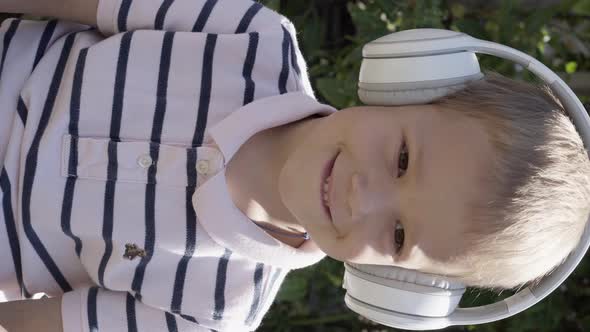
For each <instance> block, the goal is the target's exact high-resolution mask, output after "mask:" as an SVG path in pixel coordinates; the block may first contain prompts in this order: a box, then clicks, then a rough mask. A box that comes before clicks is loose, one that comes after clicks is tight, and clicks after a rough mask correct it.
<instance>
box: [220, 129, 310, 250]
mask: <svg viewBox="0 0 590 332" xmlns="http://www.w3.org/2000/svg"><path fill="white" fill-rule="evenodd" d="M311 122H313V121H312V119H311V118H306V119H303V120H300V121H297V122H292V123H289V124H286V125H283V126H279V127H275V128H270V129H267V130H264V131H261V132H259V133H257V134H256V135H254V136H252V137H251V138H250V139H249V140H248V141H246V142H245V143H244V144H243V145H242V146H241V147H240V149H239V150H238V151H237V152H236V154H235V155H234V157H233V158H232V160H231V161H230V162H229V163H228V165H227V167H226V180H227V184H228V190H229V192H230V195H231V197H232V200H233V201H234V203H235V205H236V207H238V208H239V209H240V210H241V211H242V212H243V213H244V214H245V215H246V216H247V217H248V218H249V219H251V220H253V221H255V222H256V224H258V225H262V226H264V227H262V228H263V229H265V230H266V231H267V233H268V234H269V235H271V236H273V237H274V238H276V239H277V240H279V241H281V242H283V243H286V244H289V245H291V246H293V247H298V246H300V245H301V244H302V243H303V242H304V239H303V238H293V237H291V236H284V235H282V234H281V232H283V233H285V232H286V233H292V234H293V235H296V234H300V235H302V234H304V233H305V229H304V228H303V226H301V225H300V224H299V222H298V221H297V219H296V218H295V217H294V216H293V215H292V214H291V212H290V211H289V210H288V209H287V207H285V205H284V204H283V202H282V200H281V197H280V194H279V190H278V183H279V175H280V172H281V169H282V167H283V165H284V164H285V162H286V161H287V158H288V157H289V155H290V154H291V153H292V151H294V149H295V148H296V147H297V143H298V142H301V137H303V135H304V134H305V133H307V132H308V131H309V129H310V126H311V125H312V123H311ZM252 165H256V167H252ZM270 229H274V230H278V232H273V231H271V230H270Z"/></svg>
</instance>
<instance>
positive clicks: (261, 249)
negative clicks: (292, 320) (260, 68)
mask: <svg viewBox="0 0 590 332" xmlns="http://www.w3.org/2000/svg"><path fill="white" fill-rule="evenodd" d="M336 111H337V110H336V109H334V108H333V107H331V106H328V105H324V104H320V103H318V102H317V101H316V100H315V99H313V98H312V97H310V96H308V95H306V94H304V93H301V92H291V93H285V94H282V95H277V96H272V97H268V98H263V99H258V100H256V101H254V102H252V103H249V104H247V105H245V106H243V107H241V108H240V109H238V110H236V111H235V112H233V113H231V114H230V115H229V116H227V117H226V118H224V119H223V120H222V121H220V122H218V123H217V124H215V125H214V126H213V127H212V128H210V129H209V135H210V136H211V138H212V139H213V140H214V141H215V144H216V145H217V146H218V147H219V149H220V150H221V153H222V154H223V157H224V159H225V163H224V166H226V165H227V163H228V162H229V161H230V160H231V159H232V157H233V156H234V154H235V153H236V152H237V151H238V149H239V148H240V146H242V144H244V143H245V142H246V141H247V140H248V139H249V138H250V137H252V136H253V135H254V134H256V133H258V132H260V131H262V130H265V129H268V128H273V127H277V126H280V125H283V124H287V123H291V122H294V121H297V120H300V119H303V118H305V117H308V116H310V115H313V114H320V115H323V116H327V115H330V114H332V113H334V112H336ZM193 206H194V208H195V212H196V214H197V217H198V218H199V222H200V223H201V225H202V226H203V228H204V229H205V231H207V233H208V234H209V236H210V237H211V238H212V239H213V240H214V241H215V242H217V243H219V244H220V245H222V246H224V247H226V248H228V249H229V250H231V251H233V252H236V253H238V254H240V255H242V256H244V257H247V258H249V259H252V260H254V261H257V262H262V263H266V264H270V265H274V266H279V267H284V268H289V269H295V268H302V267H305V266H309V265H312V264H315V263H317V262H318V261H320V260H321V259H322V258H324V257H325V255H326V254H325V253H323V252H322V251H321V250H320V248H319V247H318V246H317V244H316V243H315V242H314V241H313V240H312V239H310V240H306V241H305V242H304V243H303V244H302V245H301V246H300V247H299V248H293V247H291V246H289V245H287V244H285V243H283V242H281V241H279V240H277V239H275V238H274V237H272V236H270V235H269V234H268V233H266V232H265V231H264V230H263V229H261V228H260V227H258V226H256V225H255V224H254V223H253V222H252V221H251V220H250V219H249V218H248V217H247V216H246V215H244V214H243V213H242V211H241V210H240V209H238V208H237V207H236V206H235V204H234V203H233V200H232V199H231V196H230V194H229V191H228V190H227V183H226V178H225V167H224V168H223V169H222V170H221V171H219V172H218V173H217V174H215V175H214V176H213V177H211V178H210V179H209V180H207V181H206V182H205V183H203V184H201V185H200V186H199V187H198V188H197V189H196V191H195V193H194V195H193Z"/></svg>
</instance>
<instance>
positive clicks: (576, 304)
mask: <svg viewBox="0 0 590 332" xmlns="http://www.w3.org/2000/svg"><path fill="white" fill-rule="evenodd" d="M261 2H262V3H264V4H266V5H268V6H269V7H271V8H272V9H274V10H276V11H278V12H280V13H282V14H283V15H285V16H287V17H289V18H290V19H291V20H292V21H293V23H294V24H295V26H296V27H297V30H298V33H299V34H298V38H299V40H300V46H301V48H302V51H303V54H304V56H305V58H306V59H307V63H308V66H309V73H310V78H311V80H312V85H313V87H314V90H315V91H316V93H317V97H318V99H320V100H321V101H323V102H325V103H328V104H331V105H333V106H335V107H337V108H345V107H350V106H356V105H359V104H360V102H359V100H358V98H357V94H356V89H357V86H356V84H357V80H358V72H359V68H360V62H361V50H362V46H363V45H364V44H365V43H367V42H369V41H371V40H374V39H376V38H378V37H381V36H383V35H386V34H388V33H391V32H395V31H401V30H406V29H413V28H422V27H428V28H443V29H451V30H456V31H462V32H465V33H467V34H469V35H471V36H473V37H476V38H481V39H486V40H491V41H495V42H498V43H502V44H505V45H508V46H510V47H513V48H516V49H518V50H520V51H522V52H525V53H528V54H530V55H532V56H533V57H535V58H537V59H538V60H539V61H541V62H543V63H544V64H546V65H547V66H548V67H549V68H551V69H552V70H554V71H555V72H557V73H559V74H560V75H561V76H562V77H563V78H564V79H565V80H566V82H568V84H569V85H570V86H571V87H572V89H574V91H575V92H576V93H577V94H578V95H579V96H580V98H581V99H582V100H583V101H586V102H587V101H588V100H589V98H588V97H590V61H588V59H589V58H590V52H589V49H590V20H589V18H590V0H565V1H560V0H522V1H520V2H518V1H509V0H485V1H483V0H474V1H471V0H470V1H467V0H447V1H444V0H421V1H420V0H410V1H391V0H362V1H347V0H322V1H312V0H268V1H261ZM478 57H479V60H480V64H481V66H482V68H485V69H490V70H494V71H496V72H499V73H501V74H503V75H506V76H509V77H514V78H521V79H524V80H532V79H533V76H532V75H531V74H530V73H528V72H527V71H525V70H523V69H522V68H521V67H520V66H518V65H514V64H512V63H509V62H507V61H504V60H502V59H498V58H495V57H491V56H486V55H478ZM588 257H589V256H588V255H587V257H586V258H585V259H584V261H583V262H582V264H580V266H578V268H577V269H576V271H575V272H574V274H573V275H572V276H571V277H570V278H568V280H567V281H566V282H565V283H564V284H563V285H562V286H560V288H559V289H558V290H556V291H555V292H553V293H552V294H551V295H549V296H548V297H547V298H545V299H544V300H543V301H541V302H540V303H539V304H537V305H535V306H534V307H533V308H530V309H529V310H527V311H525V312H523V313H520V314H518V315H516V316H515V317H512V318H509V319H505V320H502V321H499V322H495V323H489V324H484V325H476V326H465V327H450V328H447V329H443V330H442V331H446V332H449V331H476V332H492V331H507V332H512V331H514V332H516V331H518V332H527V331H531V332H532V331H547V332H550V331H551V332H553V331H555V332H557V331H573V332H582V331H590V301H588V298H589V296H590V263H589V262H588ZM343 271H344V267H343V265H342V263H340V262H337V261H335V260H332V259H330V258H326V259H324V260H323V261H322V262H321V263H319V264H317V265H315V266H311V267H309V268H306V269H302V270H296V271H293V272H291V273H290V274H289V276H288V277H287V280H286V282H285V283H284V284H283V286H282V288H281V291H280V292H279V295H278V297H277V301H276V302H275V304H273V306H272V307H271V310H270V312H269V313H268V315H267V316H266V318H265V320H264V321H263V325H262V326H261V327H260V329H259V331H268V332H270V331H272V332H287V331H289V332H295V331H305V332H308V331H330V332H339V331H367V332H369V331H371V332H375V331H396V329H393V328H387V327H384V326H381V325H378V324H374V323H372V322H369V321H368V320H366V319H364V318H363V317H360V316H358V315H356V314H354V313H353V312H352V311H350V310H348V309H347V308H346V306H345V305H344V300H343V298H344V290H343V289H342V288H341V285H342V276H343V273H344V272H343ZM511 294H513V292H512V291H504V292H502V293H501V294H495V293H492V292H490V291H485V290H478V289H472V288H469V289H468V292H467V293H466V294H465V295H464V297H463V299H462V300H461V304H460V305H461V306H463V307H470V306H476V305H483V304H487V303H491V302H494V301H496V300H498V299H502V298H505V297H507V296H509V295H511Z"/></svg>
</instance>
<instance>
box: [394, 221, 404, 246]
mask: <svg viewBox="0 0 590 332" xmlns="http://www.w3.org/2000/svg"><path fill="white" fill-rule="evenodd" d="M404 235H405V232H404V226H402V224H401V222H399V221H398V222H397V223H396V224H395V236H394V242H395V243H394V246H395V253H396V254H399V253H400V252H401V250H402V247H403V246H404Z"/></svg>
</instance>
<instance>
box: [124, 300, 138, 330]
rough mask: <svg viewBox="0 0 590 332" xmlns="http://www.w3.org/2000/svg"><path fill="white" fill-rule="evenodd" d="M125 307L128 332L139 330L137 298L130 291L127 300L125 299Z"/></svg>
mask: <svg viewBox="0 0 590 332" xmlns="http://www.w3.org/2000/svg"><path fill="white" fill-rule="evenodd" d="M125 308H126V311H127V332H137V317H136V315H135V298H133V295H131V294H130V293H127V301H125Z"/></svg>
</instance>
